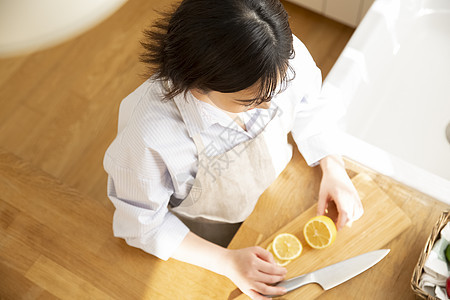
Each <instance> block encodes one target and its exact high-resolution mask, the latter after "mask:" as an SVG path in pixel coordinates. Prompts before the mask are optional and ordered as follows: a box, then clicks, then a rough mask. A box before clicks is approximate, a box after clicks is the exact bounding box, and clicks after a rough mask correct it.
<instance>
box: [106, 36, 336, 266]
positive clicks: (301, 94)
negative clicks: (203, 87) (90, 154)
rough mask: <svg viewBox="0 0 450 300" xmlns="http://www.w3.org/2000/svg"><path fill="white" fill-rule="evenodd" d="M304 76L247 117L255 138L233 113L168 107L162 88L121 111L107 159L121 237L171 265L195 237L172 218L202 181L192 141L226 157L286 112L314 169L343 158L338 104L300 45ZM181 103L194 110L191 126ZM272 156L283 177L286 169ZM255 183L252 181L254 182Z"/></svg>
mask: <svg viewBox="0 0 450 300" xmlns="http://www.w3.org/2000/svg"><path fill="white" fill-rule="evenodd" d="M294 49H295V58H293V59H292V60H291V61H290V65H291V66H292V67H293V68H294V70H295V72H296V76H295V79H294V80H292V81H291V82H289V85H288V88H287V89H286V90H285V91H284V92H282V93H281V94H278V95H277V96H275V97H274V98H273V99H272V102H271V107H270V109H268V110H265V109H253V110H250V111H248V112H244V113H240V114H239V115H240V116H241V118H242V119H243V121H244V123H245V125H246V129H247V131H245V130H243V129H242V128H241V127H239V126H238V125H237V124H236V122H234V121H233V120H232V119H231V118H230V117H229V116H228V115H227V114H226V113H224V112H223V111H221V110H220V109H217V108H215V107H213V106H211V105H209V104H207V103H205V102H202V101H199V100H197V99H196V98H195V97H193V96H192V94H190V93H188V94H187V95H186V99H184V95H179V96H177V97H176V98H175V99H173V100H170V101H162V100H161V99H162V92H163V89H162V86H161V84H160V82H158V81H154V80H152V79H149V80H147V81H146V82H144V83H143V84H142V85H141V86H139V87H138V88H137V89H136V90H135V91H134V92H132V93H131V94H130V95H129V96H127V97H126V98H125V99H124V100H123V101H122V103H121V105H120V111H119V128H118V134H117V137H116V138H115V139H114V141H113V142H112V143H111V145H110V146H109V148H108V150H107V151H106V153H105V157H104V162H103V163H104V168H105V170H106V172H107V173H108V197H109V198H110V199H111V201H112V202H113V204H114V206H115V208H116V210H115V213H114V220H113V229H114V235H115V236H117V237H121V238H124V239H125V240H126V242H127V243H128V244H129V245H131V246H134V247H138V248H141V249H142V250H144V251H146V252H148V253H151V254H153V255H155V256H157V257H159V258H161V259H163V260H167V259H168V258H169V257H170V256H171V255H172V254H173V252H174V251H175V249H176V248H177V247H178V246H179V244H180V243H181V242H182V240H183V239H184V237H185V236H186V234H187V233H188V231H189V229H188V228H187V227H186V226H185V225H184V224H183V223H182V222H181V221H180V220H179V219H178V218H177V217H176V216H175V215H173V214H172V213H171V212H170V211H169V210H168V203H169V201H170V200H171V197H175V198H178V199H184V198H185V197H186V196H187V195H188V193H189V188H190V187H191V186H192V183H193V181H194V178H195V175H196V173H197V167H198V161H197V150H196V147H195V144H194V142H193V140H192V138H191V136H193V135H194V134H196V133H200V136H201V139H202V141H203V143H204V145H205V147H206V151H207V152H206V154H207V155H208V156H212V155H218V154H221V153H223V152H225V151H228V150H230V149H231V148H233V147H235V146H236V145H238V144H240V143H242V142H244V141H246V140H249V139H252V138H254V137H255V136H257V135H258V134H259V133H260V132H261V131H262V129H263V128H264V127H265V125H266V124H267V122H268V121H269V120H270V119H271V117H270V116H271V114H272V113H274V109H275V108H276V107H278V109H279V112H281V114H280V117H281V122H282V126H283V129H284V130H285V132H286V133H288V132H290V131H291V132H292V136H293V138H294V140H295V142H296V144H297V146H298V148H299V151H300V152H301V153H302V155H303V157H304V158H305V160H306V162H307V163H308V164H309V165H311V166H312V165H315V164H317V163H318V161H319V160H320V159H322V158H323V157H325V156H327V155H330V154H339V153H340V151H339V150H338V145H339V142H340V138H339V134H340V133H339V132H338V131H337V126H336V121H337V119H338V116H339V113H338V112H342V110H341V108H339V107H337V105H336V104H337V101H330V99H328V98H325V97H321V96H320V90H321V85H322V78H321V72H320V70H319V69H318V68H317V66H316V64H315V63H314V61H313V59H312V57H311V55H310V54H309V52H308V50H307V49H306V47H305V46H304V45H303V43H302V42H301V41H300V40H299V39H297V38H296V37H294ZM174 101H177V103H181V101H183V103H184V104H183V109H185V110H186V112H187V114H186V120H185V121H186V122H184V121H183V119H182V117H181V115H180V112H179V110H178V108H177V107H176V105H175V103H174ZM279 155H285V154H275V153H271V157H272V160H273V163H274V167H275V170H276V172H277V174H279V173H280V172H281V171H282V168H284V165H282V164H280V161H282V159H280V157H279ZM249 175H250V176H251V175H252V174H249Z"/></svg>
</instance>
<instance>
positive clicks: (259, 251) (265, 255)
mask: <svg viewBox="0 0 450 300" xmlns="http://www.w3.org/2000/svg"><path fill="white" fill-rule="evenodd" d="M254 251H255V253H256V255H257V256H258V257H259V258H261V259H262V260H264V261H267V262H270V263H273V264H274V263H275V260H274V259H273V255H272V253H270V251H268V250H266V249H264V248H262V247H259V246H256V247H254Z"/></svg>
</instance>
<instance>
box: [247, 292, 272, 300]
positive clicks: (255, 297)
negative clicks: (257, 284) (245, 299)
mask: <svg viewBox="0 0 450 300" xmlns="http://www.w3.org/2000/svg"><path fill="white" fill-rule="evenodd" d="M246 295H247V296H249V297H250V298H252V299H253V300H265V299H270V298H267V297H264V296H263V295H261V294H260V293H257V292H255V291H253V290H250V291H248V293H246Z"/></svg>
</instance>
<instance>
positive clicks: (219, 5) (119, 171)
mask: <svg viewBox="0 0 450 300" xmlns="http://www.w3.org/2000/svg"><path fill="white" fill-rule="evenodd" d="M142 44H143V46H144V48H145V51H146V52H145V53H144V54H143V55H142V57H141V58H142V61H143V62H145V63H148V65H149V67H150V72H151V74H153V76H151V77H150V78H149V79H148V80H147V81H146V82H144V83H143V84H142V85H141V86H140V87H138V88H137V89H136V90H135V91H134V92H133V93H131V94H130V95H129V96H128V97H126V98H125V99H124V100H123V102H122V104H121V107H120V112H119V128H118V134H117V137H116V139H115V140H114V141H113V142H112V144H111V145H110V147H109V148H108V150H107V152H106V154H105V158H104V167H105V170H106V171H107V173H108V175H109V176H108V196H109V198H110V199H111V201H112V202H113V204H114V205H115V207H116V211H115V214H114V233H115V236H118V237H122V238H124V239H125V240H126V242H127V243H128V244H129V245H131V246H134V247H138V248H141V249H143V250H144V251H146V252H148V253H151V254H153V255H155V256H157V257H159V258H161V259H163V260H167V259H168V258H169V257H172V258H174V259H177V260H181V261H184V262H188V263H191V264H194V265H197V266H201V267H203V268H206V269H209V270H211V271H213V272H216V273H219V274H222V275H224V276H227V277H228V278H229V279H231V280H232V281H233V282H234V283H235V284H236V285H237V286H238V287H239V288H240V289H241V290H242V291H243V292H244V293H245V294H247V295H248V296H250V297H252V298H253V299H264V297H263V296H261V295H260V294H273V295H281V294H283V293H285V291H284V290H283V288H280V287H273V286H271V284H273V283H276V282H278V281H280V280H283V278H284V275H285V274H286V269H285V268H281V267H279V266H277V265H276V263H275V262H274V260H273V257H272V255H271V254H270V253H269V252H268V251H266V250H265V249H262V248H260V247H250V248H246V249H239V250H228V249H226V248H225V247H226V246H227V244H228V243H229V242H230V240H231V238H232V237H233V235H234V233H235V232H236V231H237V229H238V228H239V226H240V224H241V223H242V222H243V221H244V220H245V219H246V218H247V217H248V216H249V215H250V213H251V212H252V210H253V208H254V207H255V205H256V202H257V200H258V198H259V196H260V195H261V194H262V193H263V192H264V190H265V189H266V188H267V187H268V186H269V185H270V184H271V183H272V182H273V181H274V180H275V179H276V177H277V176H278V175H279V174H280V173H281V171H282V170H283V169H284V168H285V167H286V165H287V163H288V162H289V161H290V159H291V157H292V146H290V145H289V144H288V143H287V134H288V133H289V132H292V135H293V137H294V140H295V141H296V144H297V145H298V148H299V150H300V151H301V153H302V155H303V156H304V158H305V160H306V161H307V163H308V164H309V165H311V166H314V165H318V164H320V166H321V168H322V170H323V177H322V181H321V187H320V193H319V202H318V214H324V213H325V209H326V207H327V205H328V203H329V202H330V201H334V202H335V204H336V206H337V208H338V212H339V217H338V220H337V226H338V229H340V228H342V227H343V226H344V225H345V224H346V223H349V222H352V221H353V220H356V219H358V218H359V217H360V216H361V215H362V213H363V209H362V205H361V202H360V200H359V198H358V195H357V193H356V190H355V189H354V187H353V185H352V183H351V181H350V179H349V178H348V176H347V174H346V172H345V169H344V164H343V161H342V159H341V158H340V157H339V156H338V155H337V154H338V153H337V150H336V149H337V144H338V143H339V140H338V139H337V137H338V133H337V132H336V131H335V129H334V128H335V122H334V120H335V119H336V117H335V116H334V115H335V114H334V110H335V108H334V107H333V104H332V103H329V101H328V100H326V99H322V98H320V97H319V92H320V88H321V73H320V70H319V69H318V68H317V67H316V65H315V63H314V61H313V59H312V58H311V56H310V54H309V52H308V51H307V49H306V48H305V46H304V45H303V44H302V43H301V41H300V40H298V39H297V38H296V37H295V36H293V35H292V32H291V29H290V28H289V24H288V16H287V13H286V11H285V10H284V8H283V7H282V5H281V3H280V2H279V1H277V0H264V1H262V0H224V1H213V0H185V1H182V2H181V4H180V5H179V6H178V7H177V8H176V9H175V11H174V12H173V13H172V14H168V15H167V16H166V17H165V18H164V19H162V20H160V21H159V22H157V23H156V24H155V25H154V26H153V27H152V29H151V30H148V31H146V41H145V42H143V43H142Z"/></svg>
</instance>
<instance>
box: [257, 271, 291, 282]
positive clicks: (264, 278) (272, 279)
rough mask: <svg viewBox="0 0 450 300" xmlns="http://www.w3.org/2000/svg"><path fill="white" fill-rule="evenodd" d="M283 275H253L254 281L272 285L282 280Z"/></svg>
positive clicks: (262, 273)
mask: <svg viewBox="0 0 450 300" xmlns="http://www.w3.org/2000/svg"><path fill="white" fill-rule="evenodd" d="M284 276H285V275H270V274H266V273H264V272H258V273H257V274H255V275H254V280H255V281H258V282H262V283H265V284H274V283H278V282H280V281H283V280H284Z"/></svg>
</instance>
